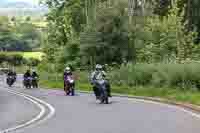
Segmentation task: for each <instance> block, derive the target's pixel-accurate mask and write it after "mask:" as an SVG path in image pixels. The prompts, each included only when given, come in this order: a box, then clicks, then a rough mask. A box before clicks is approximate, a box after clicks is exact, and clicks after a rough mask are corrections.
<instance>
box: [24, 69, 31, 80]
mask: <svg viewBox="0 0 200 133" xmlns="http://www.w3.org/2000/svg"><path fill="white" fill-rule="evenodd" d="M28 77H31V72H30V70H27V71H26V73H25V74H24V79H25V78H28Z"/></svg>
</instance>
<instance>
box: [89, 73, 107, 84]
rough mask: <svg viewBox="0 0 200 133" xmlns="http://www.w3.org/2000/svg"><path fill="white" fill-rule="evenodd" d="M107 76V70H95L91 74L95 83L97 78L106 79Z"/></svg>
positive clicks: (91, 79) (91, 78) (92, 81)
mask: <svg viewBox="0 0 200 133" xmlns="http://www.w3.org/2000/svg"><path fill="white" fill-rule="evenodd" d="M105 77H106V72H105V71H94V72H92V74H91V77H90V81H91V83H92V84H93V83H94V82H96V81H97V80H102V79H105Z"/></svg>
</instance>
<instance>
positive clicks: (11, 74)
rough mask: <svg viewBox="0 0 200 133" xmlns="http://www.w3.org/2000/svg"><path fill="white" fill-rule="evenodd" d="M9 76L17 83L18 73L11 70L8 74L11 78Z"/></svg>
mask: <svg viewBox="0 0 200 133" xmlns="http://www.w3.org/2000/svg"><path fill="white" fill-rule="evenodd" d="M9 76H11V77H13V79H14V82H15V81H16V77H17V74H16V72H14V71H12V70H9V72H8V73H7V77H9Z"/></svg>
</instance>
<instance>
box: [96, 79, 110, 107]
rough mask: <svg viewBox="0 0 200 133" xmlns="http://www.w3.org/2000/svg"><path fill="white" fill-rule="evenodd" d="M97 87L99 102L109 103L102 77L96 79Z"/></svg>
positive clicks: (104, 81)
mask: <svg viewBox="0 0 200 133" xmlns="http://www.w3.org/2000/svg"><path fill="white" fill-rule="evenodd" d="M97 88H98V90H99V93H100V97H99V100H100V101H101V103H105V104H108V103H109V99H108V97H109V96H108V90H107V85H106V80H104V79H101V80H98V81H97Z"/></svg>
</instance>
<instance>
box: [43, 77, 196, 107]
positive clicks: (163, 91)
mask: <svg viewBox="0 0 200 133" xmlns="http://www.w3.org/2000/svg"><path fill="white" fill-rule="evenodd" d="M40 85H41V86H42V87H46V88H48V89H59V90H62V89H63V81H57V82H56V81H48V80H42V81H40ZM76 89H77V90H81V91H92V87H91V85H90V84H89V83H80V82H77V83H76ZM112 93H116V94H125V95H130V96H146V97H156V98H164V99H168V100H173V101H177V102H185V103H191V104H196V105H200V93H199V92H198V91H197V90H193V91H192V90H182V89H180V88H155V87H151V86H145V87H144V86H138V87H128V86H112Z"/></svg>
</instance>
